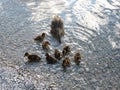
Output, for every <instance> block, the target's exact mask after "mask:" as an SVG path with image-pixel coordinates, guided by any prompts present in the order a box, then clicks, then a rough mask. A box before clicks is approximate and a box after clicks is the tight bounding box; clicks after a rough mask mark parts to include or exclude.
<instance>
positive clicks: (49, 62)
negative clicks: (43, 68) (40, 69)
mask: <svg viewBox="0 0 120 90" xmlns="http://www.w3.org/2000/svg"><path fill="white" fill-rule="evenodd" d="M45 56H46V61H47V63H48V64H55V63H56V62H57V59H55V58H54V57H52V56H51V55H49V54H48V53H46V55H45Z"/></svg>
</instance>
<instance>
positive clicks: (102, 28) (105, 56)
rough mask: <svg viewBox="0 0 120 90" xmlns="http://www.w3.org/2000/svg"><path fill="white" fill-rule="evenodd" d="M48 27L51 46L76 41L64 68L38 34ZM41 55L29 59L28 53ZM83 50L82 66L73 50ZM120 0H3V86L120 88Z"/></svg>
mask: <svg viewBox="0 0 120 90" xmlns="http://www.w3.org/2000/svg"><path fill="white" fill-rule="evenodd" d="M54 15H59V16H61V17H62V19H63V20H64V27H65V33H66V35H65V37H64V39H63V41H62V44H59V43H58V42H57V41H55V39H54V38H52V36H51V34H50V33H49V31H50V22H51V20H52V18H53V16H54ZM42 32H45V33H47V38H46V40H49V41H50V42H51V51H50V53H51V54H53V50H54V49H55V48H59V49H62V48H63V46H64V45H67V44H68V45H70V46H71V49H72V53H71V56H70V58H71V62H72V64H71V67H69V68H68V69H67V72H63V71H62V67H61V61H60V62H58V63H57V64H56V65H53V66H52V65H48V64H46V62H45V52H44V51H43V50H42V47H41V45H39V44H36V43H35V42H34V40H33V38H34V37H36V36H37V35H39V34H40V33H42ZM26 51H28V52H30V53H36V54H37V55H39V56H41V58H42V62H40V63H32V64H28V63H25V62H26V61H27V60H26V59H25V58H24V57H23V56H24V53H25V52H26ZM76 51H80V52H81V53H82V62H81V64H80V66H76V65H75V63H74V62H73V54H74V53H75V52H76ZM119 76H120V1H119V0H104V1H101V0H59V1H55V0H29V1H27V0H0V88H1V89H2V90H7V89H10V90H34V89H35V90H36V89H37V90H99V89H102V90H105V89H106V90H112V89H113V90H118V89H119V88H120V86H119V85H120V83H119V81H120V78H119Z"/></svg>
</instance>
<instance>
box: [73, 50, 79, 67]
mask: <svg viewBox="0 0 120 90" xmlns="http://www.w3.org/2000/svg"><path fill="white" fill-rule="evenodd" d="M80 61H81V54H80V53H79V52H77V53H76V54H75V56H74V62H75V63H76V65H79V64H80Z"/></svg>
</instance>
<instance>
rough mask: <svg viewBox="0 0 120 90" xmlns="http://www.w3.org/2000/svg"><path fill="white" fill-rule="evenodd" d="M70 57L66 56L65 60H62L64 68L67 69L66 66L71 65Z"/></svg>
mask: <svg viewBox="0 0 120 90" xmlns="http://www.w3.org/2000/svg"><path fill="white" fill-rule="evenodd" d="M70 64H71V63H70V59H69V58H68V57H66V58H65V59H64V60H63V62H62V67H63V70H64V71H66V67H69V66H70Z"/></svg>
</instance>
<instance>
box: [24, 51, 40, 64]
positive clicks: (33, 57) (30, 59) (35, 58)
mask: <svg viewBox="0 0 120 90" xmlns="http://www.w3.org/2000/svg"><path fill="white" fill-rule="evenodd" d="M25 56H26V57H27V58H28V62H39V61H40V60H41V58H40V57H39V56H37V55H35V54H29V53H28V52H26V53H25V54H24V57H25Z"/></svg>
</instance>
